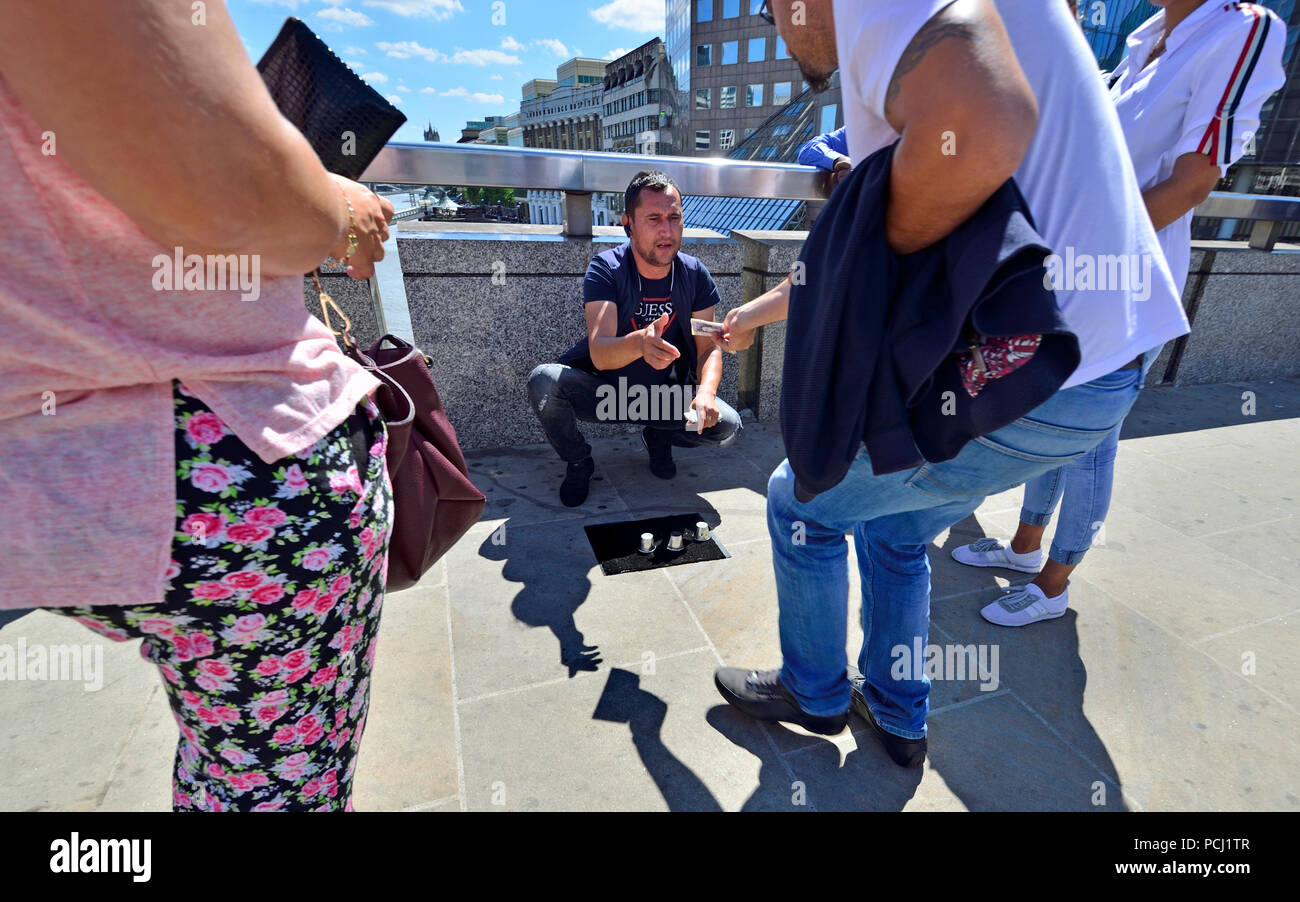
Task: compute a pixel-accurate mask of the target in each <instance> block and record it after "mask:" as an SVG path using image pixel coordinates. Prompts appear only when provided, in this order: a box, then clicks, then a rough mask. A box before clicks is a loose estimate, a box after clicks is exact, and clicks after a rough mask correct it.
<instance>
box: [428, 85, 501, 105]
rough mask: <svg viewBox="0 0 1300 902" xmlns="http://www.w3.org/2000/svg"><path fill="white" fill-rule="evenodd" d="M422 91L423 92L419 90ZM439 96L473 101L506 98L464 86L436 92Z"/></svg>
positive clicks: (497, 100)
mask: <svg viewBox="0 0 1300 902" xmlns="http://www.w3.org/2000/svg"><path fill="white" fill-rule="evenodd" d="M421 93H423V92H421ZM438 96H439V97H464V98H465V99H466V100H472V101H474V102H475V103H505V102H506V99H505V97H504V96H502V95H501V94H483V93H481V92H479V91H468V90H466V89H465V88H452V89H451V90H450V91H440V92H438Z"/></svg>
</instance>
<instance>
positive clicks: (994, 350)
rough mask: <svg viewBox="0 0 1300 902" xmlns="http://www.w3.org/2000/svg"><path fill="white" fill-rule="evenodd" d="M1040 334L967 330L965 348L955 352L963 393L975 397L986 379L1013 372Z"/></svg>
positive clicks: (1034, 347)
mask: <svg viewBox="0 0 1300 902" xmlns="http://www.w3.org/2000/svg"><path fill="white" fill-rule="evenodd" d="M1042 341H1043V336H1042V335H1011V336H1006V337H993V336H989V335H977V334H975V333H971V334H970V335H969V336H968V343H967V346H966V350H965V351H962V352H961V353H959V354H958V355H957V366H958V367H959V368H960V370H961V381H962V385H964V386H965V388H966V394H968V395H970V396H971V397H972V398H974V397H978V396H979V393H980V392H981V391H983V390H984V386H986V385H987V384H988V383H989V382H991V381H993V380H994V379H1001V378H1002V377H1003V376H1006V375H1008V374H1009V373H1014V372H1015V371H1016V370H1018V369H1020V368H1021V367H1022V366H1024V365H1025V364H1026V363H1028V362H1029V361H1030V360H1031V359H1032V358H1033V356H1034V352H1035V351H1037V350H1038V346H1039V345H1040V344H1042Z"/></svg>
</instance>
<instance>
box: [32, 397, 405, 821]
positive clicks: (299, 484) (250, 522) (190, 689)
mask: <svg viewBox="0 0 1300 902" xmlns="http://www.w3.org/2000/svg"><path fill="white" fill-rule="evenodd" d="M173 402H174V405H175V409H176V426H177V432H176V460H177V474H176V475H177V480H176V494H177V503H176V508H177V509H176V533H175V537H174V539H173V543H172V560H171V561H170V563H169V565H168V567H167V571H166V577H167V596H166V600H165V601H164V602H163V603H162V604H156V605H141V606H138V607H114V606H102V607H99V606H97V607H93V608H51V609H50V610H53V611H55V612H56V613H64V614H67V615H68V616H72V617H74V618H75V619H76V620H77V621H79V622H80V623H83V624H85V625H86V626H88V627H90V628H91V629H93V630H95V631H97V632H100V633H101V634H103V635H106V636H108V637H110V638H112V639H115V640H118V641H126V640H128V639H135V638H143V640H144V641H143V643H142V645H141V649H140V651H141V655H142V656H143V657H145V658H146V659H147V660H150V661H152V662H153V663H154V664H156V665H157V666H158V669H159V672H160V673H161V674H162V677H163V685H164V687H165V689H166V690H167V694H168V697H169V699H170V701H171V705H172V711H173V714H174V715H175V717H176V722H177V724H178V725H179V727H180V732H181V736H180V742H179V744H178V747H177V753H176V762H175V769H174V776H173V781H172V807H173V809H175V810H177V811H331V810H351V796H352V778H353V774H354V772H355V769H356V759H357V751H358V749H359V747H360V743H361V735H362V732H363V731H364V729H365V721H366V711H367V709H368V707H369V700H370V693H369V687H370V672H371V670H372V668H373V667H374V658H375V649H376V645H377V641H378V630H379V612H380V608H381V606H382V602H383V595H384V581H385V577H386V573H387V561H388V531H389V527H390V525H391V522H392V489H391V486H390V485H389V481H388V473H387V469H386V467H385V464H384V451H385V447H386V442H387V435H386V431H385V429H384V424H383V421H382V419H380V418H379V411H378V409H377V408H375V406H374V404H373V403H371V402H369V401H366V402H365V403H364V405H363V410H364V413H362V412H360V411H359V412H358V413H356V414H354V415H353V416H352V417H351V418H349V419H348V420H347V422H345V423H343V424H342V425H340V426H339V427H338V428H337V429H335V430H334V431H333V432H331V433H330V434H329V435H327V436H325V437H324V438H323V439H321V440H320V441H319V442H317V443H316V444H315V445H314V446H313V447H312V448H310V449H309V450H307V451H304V452H302V453H300V454H298V455H294V456H292V457H288V458H284V459H283V460H280V461H277V462H276V463H275V464H270V465H268V464H266V463H264V462H263V461H262V460H261V459H260V458H258V457H257V455H256V454H254V453H253V452H252V451H250V450H249V449H248V448H247V447H246V446H245V445H244V444H243V443H242V442H240V441H239V439H238V438H237V437H236V436H235V435H234V434H233V433H231V432H230V430H229V429H228V428H227V427H226V425H225V424H224V423H223V422H222V421H221V419H220V418H219V417H217V415H216V414H214V413H213V412H212V411H210V410H208V409H207V408H206V407H205V406H204V405H203V403H202V402H200V401H199V400H198V399H197V398H195V397H193V396H192V395H190V394H189V393H188V392H186V391H185V390H184V388H183V387H182V386H180V385H179V384H176V386H175V391H174V392H173ZM354 432H355V433H357V435H358V438H360V437H362V436H364V443H362V442H361V441H357V442H355V443H354V442H353V441H352V436H353V433H354ZM354 447H356V448H363V449H364V448H369V449H370V451H369V455H368V459H367V460H364V461H360V462H359V461H358V460H357V459H356V458H355V456H354V452H353V448H354ZM359 464H360V465H359Z"/></svg>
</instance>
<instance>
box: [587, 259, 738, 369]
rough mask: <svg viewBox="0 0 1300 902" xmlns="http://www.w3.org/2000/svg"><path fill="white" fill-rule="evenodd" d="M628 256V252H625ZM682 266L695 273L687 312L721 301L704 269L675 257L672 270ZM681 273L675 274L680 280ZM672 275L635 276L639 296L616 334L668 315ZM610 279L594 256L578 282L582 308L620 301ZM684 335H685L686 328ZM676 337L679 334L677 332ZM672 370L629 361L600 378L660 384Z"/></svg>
mask: <svg viewBox="0 0 1300 902" xmlns="http://www.w3.org/2000/svg"><path fill="white" fill-rule="evenodd" d="M628 253H631V251H630V250H629V251H628ZM682 267H685V268H689V269H693V270H695V271H696V279H695V286H696V289H695V297H694V298H693V299H692V301H691V312H692V313H698V312H699V311H701V310H708V309H709V308H710V307H714V306H716V305H718V304H720V303H721V302H722V297H721V296H720V295H719V294H718V286H717V285H715V284H714V282H713V276H711V275H710V274H709V271H708V269H707V268H706V267H705V266H704V264H703V263H701V262H700V261H699V260H697V259H696V258H694V257H689V258H688V257H683V256H680V255H679V256H678V257H677V258H676V260H675V263H674V269H681V268H682ZM680 275H681V273H680V272H679V273H678V277H680ZM673 278H674V276H672V275H671V274H670V275H668V276H665V277H664V278H662V279H647V278H644V277H643V276H640V275H639V274H638V278H637V279H636V281H634V282H633V285H634V286H635V285H640V288H641V297H640V299H639V300H638V303H637V307H636V313H635V314H634V315H633V316H632V317H630V318H629V319H628V322H625V323H619V324H618V333H617V334H619V335H627V334H628V333H630V332H635V331H636V330H637V329H644V328H645V327H646V326H648V325H650V324H651V323H653V322H654V321H655V320H657V319H659V317H661V316H663V315H664V314H668V315H669V316H672V312H673V304H672V300H671V297H670V291H671V283H672V279H673ZM616 285H617V283H616V281H615V279H614V272H613V270H611V269H610V268H609V265H608V264H607V263H606V262H605V261H604V260H602V259H601V258H600V257H595V258H593V259H592V261H591V265H590V266H588V267H587V275H586V277H585V278H584V279H583V280H582V302H583V304H584V305H586V304H591V303H594V302H596V301H614V302H615V303H616V304H620V306H621V302H622V301H623V300H624V299H623V298H619V297H616V294H617V288H616ZM685 332H687V333H689V332H690V328H689V324H688V328H687V329H686V330H685ZM677 334H680V333H677ZM674 337H675V336H674V335H670V336H669V337H668V338H667V340H668V341H669V342H670V343H671V344H672V345H673V346H674V347H676V348H677V350H678V351H682V352H684V351H685V348H683V347H681V345H680V344H679V343H678V342H677V341H674V340H673V339H674ZM672 372H673V367H671V366H669V367H665V368H664V369H662V370H657V369H655V368H654V367H652V366H651V365H650V364H648V363H646V362H645V359H644V358H641V359H638V360H633V361H632V362H631V363H629V364H628V365H627V366H625V367H623V368H622V369H618V370H604V371H603V372H602V373H601V374H600V375H602V376H603V377H604V378H606V379H609V380H610V381H617V380H618V377H619V376H626V377H627V381H628V384H629V385H646V386H650V385H663V384H665V383H667V382H669V381H671V375H672Z"/></svg>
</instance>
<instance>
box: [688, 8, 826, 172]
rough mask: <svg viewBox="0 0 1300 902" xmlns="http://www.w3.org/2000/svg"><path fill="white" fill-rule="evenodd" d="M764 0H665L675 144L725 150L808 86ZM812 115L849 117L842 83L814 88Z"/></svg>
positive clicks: (821, 119) (692, 149)
mask: <svg viewBox="0 0 1300 902" xmlns="http://www.w3.org/2000/svg"><path fill="white" fill-rule="evenodd" d="M762 6H763V0H667V4H666V9H665V22H664V29H665V34H666V40H665V46H666V48H667V51H668V60H669V67H670V69H671V71H672V74H673V81H674V83H675V87H676V90H675V92H674V97H673V102H672V104H671V107H672V109H671V113H672V114H673V116H674V125H673V135H672V137H673V141H672V149H671V150H664V151H663V152H665V153H672V154H675V155H679V156H727V155H728V154H729V153H730V152H731V151H732V150H734V149H735V148H736V147H737V146H738V145H739V144H740V143H741V142H742V141H744V140H745V139H746V138H747V137H749V135H750V134H751V133H753V131H754V130H755V129H757V128H758V127H759V125H761V124H762V123H763V122H764V121H765V120H766V119H768V118H769V117H770V116H772V114H773V113H774V112H776V111H777V110H779V109H780V108H781V107H784V106H785V105H786V104H788V103H790V101H791V100H792V99H793V98H794V96H795V95H798V94H800V93H801V92H802V91H803V90H804V89H805V87H806V86H805V85H804V83H803V76H802V74H801V73H800V71H799V64H798V63H797V62H795V60H794V59H793V58H791V56H790V54H789V53H788V52H787V50H786V47H785V42H784V41H782V40H781V38H780V36H779V35H778V34H777V31H776V28H774V27H773V26H771V25H769V24H768V23H767V22H765V21H764V20H763V19H762V18H760V17H759V15H758V11H759V10H760V9H761V8H762ZM812 103H813V105H814V108H815V110H814V120H815V121H816V122H817V123H818V126H822V125H824V126H825V129H824V130H825V131H831V130H833V129H836V128H839V127H840V126H841V125H843V124H844V122H843V112H842V110H841V108H840V107H841V104H840V96H839V89H838V88H837V87H832V88H831V90H829V91H826V92H825V93H824V94H821V95H813V99H812Z"/></svg>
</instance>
